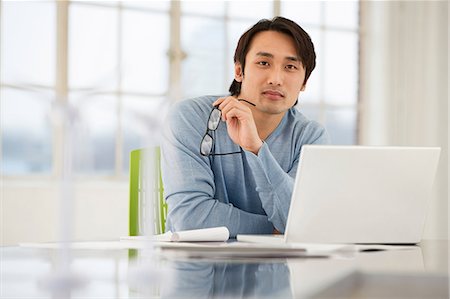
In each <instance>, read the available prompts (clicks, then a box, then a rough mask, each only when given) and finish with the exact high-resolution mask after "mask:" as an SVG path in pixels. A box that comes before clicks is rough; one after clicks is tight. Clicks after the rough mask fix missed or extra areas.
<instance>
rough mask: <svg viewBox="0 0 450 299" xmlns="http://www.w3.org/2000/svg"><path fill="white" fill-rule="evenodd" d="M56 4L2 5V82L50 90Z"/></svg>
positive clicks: (53, 74)
mask: <svg viewBox="0 0 450 299" xmlns="http://www.w3.org/2000/svg"><path fill="white" fill-rule="evenodd" d="M55 27H56V14H55V4H54V3H53V2H51V1H46V2H28V1H27V2H19V1H2V2H1V80H2V82H5V83H11V84H18V83H22V84H23V83H28V84H39V85H45V86H53V84H54V81H55V59H54V58H55V56H56V44H55V39H56V33H55Z"/></svg>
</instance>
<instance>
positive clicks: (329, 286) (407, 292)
mask: <svg viewBox="0 0 450 299" xmlns="http://www.w3.org/2000/svg"><path fill="white" fill-rule="evenodd" d="M58 257H59V254H58V250H56V249H51V248H24V247H1V261H0V262H1V265H0V266H1V285H0V298H52V297H53V298H60V297H59V296H58V295H55V294H56V293H52V289H51V288H50V287H49V283H48V282H49V275H51V274H52V273H54V272H55V269H57V261H58ZM71 260H72V263H71V269H72V272H73V273H74V274H75V275H76V277H78V278H79V279H80V280H79V281H80V284H79V285H77V286H76V287H74V288H73V290H72V291H71V292H70V294H69V295H67V296H66V297H71V298H335V297H341V298H401V297H404V298H449V291H448V286H449V276H448V243H447V242H446V241H424V242H422V243H421V244H420V246H412V247H411V248H409V249H403V250H388V251H369V252H355V253H352V254H348V253H347V254H342V255H336V256H333V257H329V258H318V257H316V258H305V257H299V258H229V257H228V258H221V257H208V258H187V257H182V256H177V255H174V254H173V253H172V254H168V253H167V252H165V251H157V250H150V249H147V250H144V249H142V250H136V249H114V248H111V249H74V250H72V251H71Z"/></svg>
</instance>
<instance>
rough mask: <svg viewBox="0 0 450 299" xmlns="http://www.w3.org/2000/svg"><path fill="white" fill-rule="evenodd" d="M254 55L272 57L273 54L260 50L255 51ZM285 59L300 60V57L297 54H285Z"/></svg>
mask: <svg viewBox="0 0 450 299" xmlns="http://www.w3.org/2000/svg"><path fill="white" fill-rule="evenodd" d="M256 56H263V57H269V58H273V57H274V56H273V54H271V53H268V52H262V51H261V52H258V53H256ZM285 59H286V60H289V61H295V62H301V59H300V58H299V57H297V56H286V57H285Z"/></svg>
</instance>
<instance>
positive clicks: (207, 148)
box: [200, 134, 213, 156]
mask: <svg viewBox="0 0 450 299" xmlns="http://www.w3.org/2000/svg"><path fill="white" fill-rule="evenodd" d="M212 144H213V139H212V138H211V136H209V135H208V134H206V135H205V136H204V137H203V140H202V143H201V145H200V151H201V154H202V155H204V156H208V155H209V154H210V153H211V150H212Z"/></svg>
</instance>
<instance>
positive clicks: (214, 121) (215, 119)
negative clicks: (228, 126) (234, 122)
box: [208, 108, 222, 131]
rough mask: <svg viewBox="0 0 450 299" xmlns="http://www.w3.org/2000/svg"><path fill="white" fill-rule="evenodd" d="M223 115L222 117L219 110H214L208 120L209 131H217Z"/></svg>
mask: <svg viewBox="0 0 450 299" xmlns="http://www.w3.org/2000/svg"><path fill="white" fill-rule="evenodd" d="M221 115H222V112H221V111H220V110H219V109H217V108H214V109H213V110H212V111H211V114H210V115H209V119H208V129H209V130H212V131H214V130H215V129H217V127H218V126H219V122H220V117H221Z"/></svg>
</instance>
